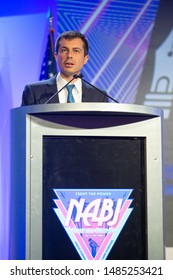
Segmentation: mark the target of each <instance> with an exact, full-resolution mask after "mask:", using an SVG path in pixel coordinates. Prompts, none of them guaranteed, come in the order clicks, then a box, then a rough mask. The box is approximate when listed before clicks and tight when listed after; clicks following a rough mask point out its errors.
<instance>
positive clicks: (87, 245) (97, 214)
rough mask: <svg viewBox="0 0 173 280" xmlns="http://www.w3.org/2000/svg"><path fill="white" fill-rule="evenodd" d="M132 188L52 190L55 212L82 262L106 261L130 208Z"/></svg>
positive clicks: (130, 210)
mask: <svg viewBox="0 0 173 280" xmlns="http://www.w3.org/2000/svg"><path fill="white" fill-rule="evenodd" d="M132 191H133V190H132V189H108V190H103V189H80V190H79V189H54V192H55V194H56V196H57V199H54V202H55V204H56V206H57V208H54V211H55V213H56V215H57V217H58V218H59V220H60V221H61V223H62V225H63V227H64V229H65V230H66V232H67V234H68V236H69V238H70V239H71V241H72V243H73V244H74V246H75V248H76V250H77V252H78V253H79V255H80V257H81V259H83V260H105V259H106V258H107V256H108V254H109V252H110V250H111V248H112V246H113V245H114V243H115V241H116V240H117V238H118V236H119V234H120V233H121V231H122V229H123V227H124V225H125V223H126V221H127V219H128V217H129V215H130V213H131V212H132V210H133V208H130V205H131V202H132V199H129V197H130V194H131V193H132Z"/></svg>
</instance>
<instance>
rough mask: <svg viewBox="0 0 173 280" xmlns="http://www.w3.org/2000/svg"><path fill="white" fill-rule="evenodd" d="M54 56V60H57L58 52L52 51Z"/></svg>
mask: <svg viewBox="0 0 173 280" xmlns="http://www.w3.org/2000/svg"><path fill="white" fill-rule="evenodd" d="M54 58H55V60H56V61H57V59H58V54H57V53H56V52H54Z"/></svg>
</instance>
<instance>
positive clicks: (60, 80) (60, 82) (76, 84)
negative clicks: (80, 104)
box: [56, 73, 82, 92]
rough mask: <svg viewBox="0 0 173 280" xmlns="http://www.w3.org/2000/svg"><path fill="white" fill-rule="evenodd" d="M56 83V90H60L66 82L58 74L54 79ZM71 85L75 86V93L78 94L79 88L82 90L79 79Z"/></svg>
mask: <svg viewBox="0 0 173 280" xmlns="http://www.w3.org/2000/svg"><path fill="white" fill-rule="evenodd" d="M56 83H57V88H58V89H60V88H62V87H64V86H65V85H66V84H67V81H66V80H65V79H63V78H62V77H61V75H60V73H58V75H57V77H56ZM72 83H73V82H72ZM73 84H74V85H75V87H76V89H77V91H78V92H80V91H81V88H82V81H81V79H78V80H77V81H76V82H75V83H73Z"/></svg>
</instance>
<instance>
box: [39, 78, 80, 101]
mask: <svg viewBox="0 0 173 280" xmlns="http://www.w3.org/2000/svg"><path fill="white" fill-rule="evenodd" d="M78 76H79V77H78ZM80 76H81V74H80V75H77V74H75V75H73V78H72V79H71V80H70V81H69V82H68V83H66V84H65V86H63V87H62V88H61V89H60V90H58V91H56V92H55V93H54V94H53V95H52V96H51V97H50V98H49V99H48V100H47V101H46V102H45V103H44V104H47V103H49V101H51V100H52V98H54V96H55V95H57V94H58V93H59V92H60V91H61V90H63V89H64V88H65V87H66V86H68V84H70V83H71V82H72V81H73V80H75V79H77V78H81V77H80ZM82 76H83V75H82Z"/></svg>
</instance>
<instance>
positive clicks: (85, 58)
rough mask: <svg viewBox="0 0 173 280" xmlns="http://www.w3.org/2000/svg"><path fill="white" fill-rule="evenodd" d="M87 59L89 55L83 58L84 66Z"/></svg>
mask: <svg viewBox="0 0 173 280" xmlns="http://www.w3.org/2000/svg"><path fill="white" fill-rule="evenodd" d="M88 59H89V55H86V56H85V57H84V65H85V64H86V63H87V62H88Z"/></svg>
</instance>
